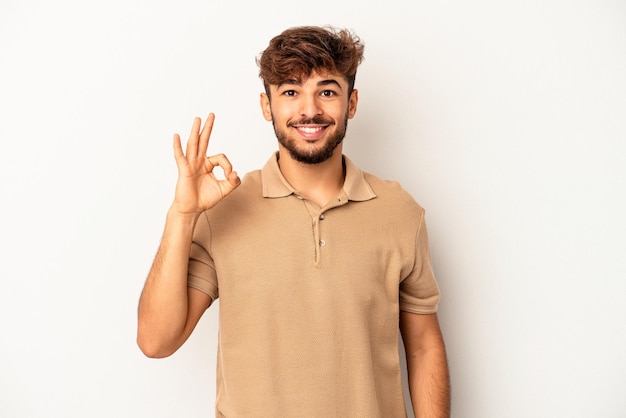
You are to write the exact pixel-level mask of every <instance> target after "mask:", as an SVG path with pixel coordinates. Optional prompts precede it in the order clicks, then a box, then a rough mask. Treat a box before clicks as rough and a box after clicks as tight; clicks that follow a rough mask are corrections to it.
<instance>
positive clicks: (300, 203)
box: [137, 27, 449, 418]
mask: <svg viewBox="0 0 626 418" xmlns="http://www.w3.org/2000/svg"><path fill="white" fill-rule="evenodd" d="M362 58H363V44H362V43H361V41H360V39H359V38H358V37H356V36H355V35H354V34H352V33H351V32H349V31H347V30H336V29H333V28H319V27H297V28H291V29H288V30H286V31H284V32H283V33H282V34H280V35H278V36H276V37H275V38H274V39H272V40H271V42H270V44H269V46H268V48H267V49H266V50H265V51H264V52H263V53H262V55H261V57H260V58H259V60H258V64H259V67H260V77H261V79H262V80H263V83H264V86H265V92H264V93H262V94H261V110H262V112H263V116H264V117H265V119H266V120H268V121H271V122H272V124H273V126H274V130H275V133H276V137H277V138H278V152H277V153H276V154H275V155H272V156H271V158H270V160H269V161H268V162H267V164H266V165H265V166H264V168H263V169H262V170H257V171H253V172H252V173H249V174H248V175H247V176H246V177H245V178H244V179H243V181H241V180H240V179H239V177H238V175H237V173H236V172H235V171H233V168H232V166H231V163H230V162H229V160H228V159H227V158H226V157H225V156H224V155H213V156H210V157H207V156H206V155H207V148H208V143H209V137H210V135H211V129H212V127H213V121H214V116H213V115H212V114H210V115H209V116H208V118H207V120H206V122H205V124H204V127H202V129H201V121H200V119H198V118H196V119H195V120H194V123H193V126H192V129H191V134H190V136H189V139H188V142H187V145H186V150H185V152H183V149H182V145H181V140H180V137H179V136H178V135H175V136H174V154H175V158H176V164H177V166H178V182H177V184H176V191H175V197H174V201H173V203H172V205H171V207H170V209H169V211H168V213H167V218H166V224H165V230H164V233H163V238H162V242H161V244H160V247H159V250H158V252H157V255H156V257H155V260H154V263H153V266H152V268H151V271H150V273H149V275H148V278H147V280H146V283H145V287H144V290H143V292H142V295H141V299H140V302H139V324H138V337H137V341H138V344H139V346H140V347H141V349H142V351H143V352H144V353H145V354H146V355H147V356H149V357H165V356H168V355H170V354H172V353H174V352H175V351H176V350H177V349H178V348H179V347H180V346H181V345H182V344H183V343H184V342H185V340H186V339H187V338H188V337H189V335H190V334H191V332H192V331H193V329H194V327H195V325H196V324H197V323H198V320H199V319H200V317H201V316H202V313H203V312H204V311H205V310H206V309H207V308H208V307H209V306H210V305H211V303H212V302H213V301H214V300H216V299H217V298H218V296H219V298H220V306H219V309H220V318H219V346H218V350H219V355H218V364H217V398H216V416H218V417H359V418H364V417H404V416H406V411H405V408H404V400H403V393H402V387H401V371H400V361H399V358H398V346H397V344H398V336H399V334H398V332H399V330H400V332H401V334H402V338H403V340H404V345H405V350H406V353H407V365H408V376H409V387H410V392H411V400H412V405H413V409H414V412H415V415H416V416H417V417H446V416H449V380H448V370H447V362H446V355H445V348H444V343H443V338H442V335H441V332H440V328H439V325H438V321H437V316H436V311H437V304H438V301H439V289H438V286H437V283H436V281H435V278H434V275H433V272H432V267H431V261H430V253H429V249H428V241H427V233H426V226H425V224H424V210H423V209H422V208H421V207H420V206H419V205H418V204H417V203H415V201H414V200H413V199H412V198H411V197H410V196H409V195H408V194H407V193H406V192H405V191H403V190H402V189H401V188H400V187H399V185H398V184H397V183H395V182H389V181H383V180H380V179H378V178H377V177H375V176H373V175H371V174H368V173H363V172H362V171H361V170H359V169H358V168H357V167H356V166H355V165H354V164H353V163H352V162H351V161H350V160H349V159H348V158H347V157H345V156H344V155H343V154H342V140H343V138H344V135H345V132H346V125H347V121H348V119H351V118H352V117H354V115H355V112H356V109H357V103H358V91H357V90H356V89H354V81H355V75H356V70H357V67H358V65H359V63H360V62H361V60H362ZM216 167H220V169H222V170H223V173H224V177H225V178H224V179H222V180H220V179H218V178H217V177H216V176H215V175H214V173H213V170H214V169H215V168H216Z"/></svg>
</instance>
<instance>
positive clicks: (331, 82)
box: [317, 79, 343, 90]
mask: <svg viewBox="0 0 626 418" xmlns="http://www.w3.org/2000/svg"><path fill="white" fill-rule="evenodd" d="M317 85H318V86H320V87H321V86H329V85H334V86H337V88H339V90H343V89H342V88H341V84H339V82H338V81H337V80H333V79H328V80H322V81H320V82H318V83H317Z"/></svg>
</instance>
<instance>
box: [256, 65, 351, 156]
mask: <svg viewBox="0 0 626 418" xmlns="http://www.w3.org/2000/svg"><path fill="white" fill-rule="evenodd" d="M270 95H271V99H270V98H269V97H268V96H267V95H266V94H265V93H262V94H261V108H262V109H263V116H264V117H265V119H266V120H268V121H272V124H273V125H274V132H276V137H277V138H278V142H279V147H281V148H284V149H285V150H287V151H288V152H289V155H290V156H291V158H293V159H294V160H296V161H299V162H302V163H305V164H318V163H321V162H323V161H326V160H327V159H328V158H330V157H331V156H332V155H333V153H334V151H335V149H337V147H339V145H340V144H341V142H342V141H343V138H344V136H345V134H346V127H347V124H348V119H352V117H353V116H354V114H355V112H356V105H357V102H358V94H357V91H356V90H353V91H352V94H351V95H350V96H348V83H347V82H346V80H345V78H344V77H342V76H339V75H334V74H323V75H319V74H312V75H311V77H309V78H308V79H306V80H303V81H302V82H298V81H296V80H291V81H287V82H285V83H282V84H279V85H270ZM339 149H340V150H341V148H339Z"/></svg>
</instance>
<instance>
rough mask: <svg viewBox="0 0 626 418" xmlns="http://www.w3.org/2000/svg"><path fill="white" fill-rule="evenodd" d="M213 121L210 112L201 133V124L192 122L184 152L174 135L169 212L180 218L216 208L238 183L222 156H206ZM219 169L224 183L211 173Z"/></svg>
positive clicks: (177, 137)
mask: <svg viewBox="0 0 626 418" xmlns="http://www.w3.org/2000/svg"><path fill="white" fill-rule="evenodd" d="M214 120H215V115H214V114H213V113H210V114H209V116H208V117H207V120H206V122H205V124H204V127H203V128H202V131H200V125H201V123H202V121H201V120H200V118H195V119H194V121H193V126H192V127H191V133H190V134H189V139H188V141H187V150H186V152H185V153H183V148H182V145H181V141H180V136H179V135H178V134H175V135H174V157H175V158H176V165H177V166H178V181H177V183H176V195H175V197H174V203H173V204H172V209H173V210H175V211H176V212H177V213H179V214H181V215H196V216H197V215H199V214H200V213H202V212H203V211H205V210H207V209H209V208H212V207H213V206H215V205H216V204H217V203H218V202H219V201H220V200H222V199H223V198H224V197H226V196H227V195H228V194H230V192H232V191H233V190H235V188H236V187H237V186H239V184H240V183H241V180H240V179H239V177H238V176H237V172H235V171H233V168H232V165H231V164H230V161H228V158H226V156H225V155H224V154H218V155H213V156H210V157H207V156H206V152H207V148H208V146H209V137H210V136H211V130H212V129H213V121H214ZM218 166H219V167H221V169H222V170H223V172H224V177H225V179H224V180H219V179H218V178H217V177H216V176H215V174H214V173H213V169H214V168H215V167H218Z"/></svg>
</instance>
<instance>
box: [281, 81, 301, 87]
mask: <svg viewBox="0 0 626 418" xmlns="http://www.w3.org/2000/svg"><path fill="white" fill-rule="evenodd" d="M301 85H302V82H301V81H298V80H296V79H291V80H285V81H283V82H281V83H278V84H277V85H276V88H279V87H282V86H301Z"/></svg>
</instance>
